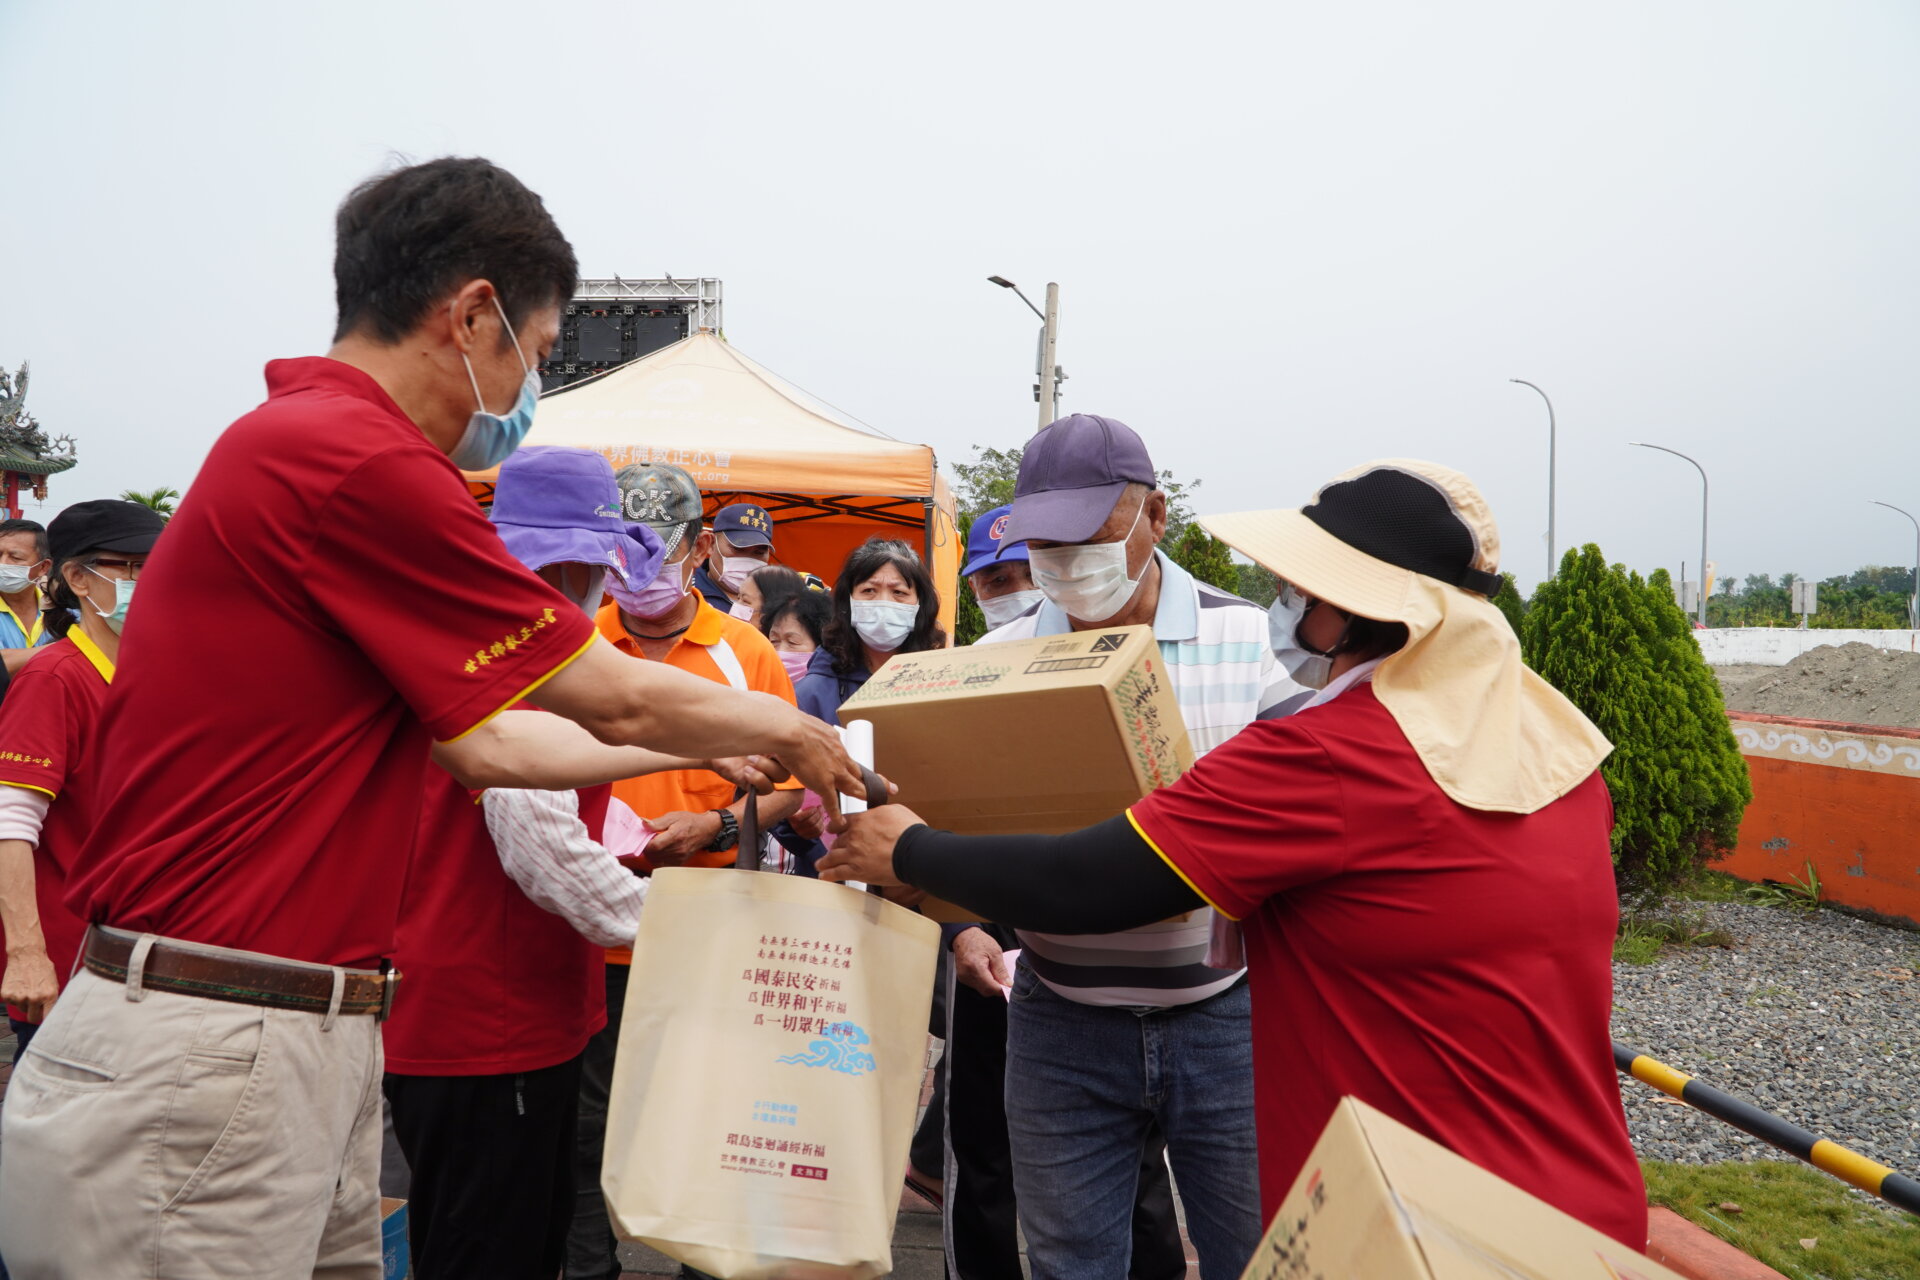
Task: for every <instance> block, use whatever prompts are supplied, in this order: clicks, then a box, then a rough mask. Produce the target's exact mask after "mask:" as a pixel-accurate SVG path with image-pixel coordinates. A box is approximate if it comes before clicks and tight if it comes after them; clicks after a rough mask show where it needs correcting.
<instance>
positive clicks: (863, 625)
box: [853, 600, 920, 653]
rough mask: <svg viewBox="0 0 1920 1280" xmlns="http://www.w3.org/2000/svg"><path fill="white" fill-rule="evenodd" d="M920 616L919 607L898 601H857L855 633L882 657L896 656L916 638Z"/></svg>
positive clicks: (854, 604)
mask: <svg viewBox="0 0 1920 1280" xmlns="http://www.w3.org/2000/svg"><path fill="white" fill-rule="evenodd" d="M919 616H920V606H919V605H917V604H902V603H900V602H898V601H894V600H855V601H854V602H853V630H854V633H855V634H856V635H858V636H859V637H860V639H861V640H862V641H864V642H865V643H866V644H867V646H868V647H869V648H871V649H873V650H874V651H876V652H878V653H892V652H893V651H894V650H895V649H898V648H899V647H900V646H901V645H903V644H905V643H906V642H907V637H908V636H910V635H912V634H913V624H914V620H915V619H916V618H918V617H919Z"/></svg>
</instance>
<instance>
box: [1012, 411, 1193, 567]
mask: <svg viewBox="0 0 1920 1280" xmlns="http://www.w3.org/2000/svg"><path fill="white" fill-rule="evenodd" d="M1159 483H1160V480H1159V477H1158V476H1157V475H1155V474H1154V470H1153V460H1152V459H1151V458H1149V457H1148V456H1147V446H1146V445H1145V444H1144V443H1143V442H1142V441H1141V439H1140V437H1139V436H1137V435H1135V434H1134V432H1133V428H1131V427H1129V426H1128V425H1127V424H1126V423H1124V422H1121V421H1119V420H1117V419H1114V418H1100V417H1096V416H1094V415H1093V414H1091V413H1075V414H1071V415H1069V416H1067V417H1065V418H1061V419H1059V420H1058V421H1057V422H1051V423H1049V424H1047V425H1046V426H1044V427H1042V428H1041V429H1040V432H1039V434H1038V435H1036V436H1034V438H1033V439H1032V440H1031V441H1029V442H1028V444H1027V448H1026V451H1025V452H1024V453H1023V454H1022V455H1021V457H1020V478H1019V479H1018V480H1017V481H1015V482H1014V486H1013V513H1012V515H1011V516H1009V517H1008V520H1007V525H1006V528H1005V529H1004V530H1002V531H1001V535H1000V545H1002V546H1005V547H1011V546H1012V545H1013V544H1014V543H1017V542H1026V541H1028V540H1029V539H1032V538H1038V539H1040V540H1041V541H1043V542H1085V541H1086V540H1087V539H1088V538H1091V537H1092V536H1093V535H1094V534H1096V533H1098V532H1099V531H1100V526H1101V525H1103V524H1105V523H1106V522H1107V517H1108V516H1110V515H1112V514H1113V505H1114V503H1116V502H1118V501H1119V500H1120V495H1121V494H1123V493H1125V492H1126V490H1127V486H1128V485H1129V484H1144V485H1148V486H1151V487H1158V485H1159Z"/></svg>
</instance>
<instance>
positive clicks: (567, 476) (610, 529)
mask: <svg viewBox="0 0 1920 1280" xmlns="http://www.w3.org/2000/svg"><path fill="white" fill-rule="evenodd" d="M492 518H493V524H494V527H495V528H496V529H498V530H499V531H500V541H502V542H504V543H506V544H507V550H508V551H509V552H511V553H512V554H513V557H514V559H516V560H518V561H519V562H520V563H521V564H524V565H526V566H527V567H528V568H529V569H544V568H545V567H546V566H548V565H550V564H591V565H604V566H605V567H606V568H607V569H608V570H610V571H611V572H613V573H616V574H618V575H619V576H620V580H621V582H622V583H624V584H626V585H627V586H630V587H640V586H644V585H646V584H647V583H648V582H651V581H652V580H653V577H654V575H655V574H657V573H659V572H660V563H661V561H663V560H664V559H666V548H665V545H664V544H663V543H662V542H661V541H660V535H659V534H657V533H655V532H654V531H653V530H652V529H649V528H647V526H645V525H641V524H632V525H630V524H628V523H627V522H626V521H625V520H624V519H622V518H621V514H620V488H619V486H618V485H616V484H615V483H614V479H613V466H612V464H611V463H609V462H608V461H607V460H606V458H605V457H603V456H602V455H600V454H598V453H595V452H594V451H593V450H591V449H562V448H557V447H554V446H543V445H534V446H530V447H527V448H524V449H520V450H518V451H517V452H516V453H514V455H513V456H512V457H510V458H508V459H507V460H506V461H505V462H503V463H501V464H500V479H499V481H498V482H497V483H496V485H495V487H494V491H493V515H492Z"/></svg>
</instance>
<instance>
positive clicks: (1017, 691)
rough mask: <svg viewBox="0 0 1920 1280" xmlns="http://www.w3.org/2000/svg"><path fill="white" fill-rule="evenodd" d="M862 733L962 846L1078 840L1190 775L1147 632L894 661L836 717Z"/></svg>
mask: <svg viewBox="0 0 1920 1280" xmlns="http://www.w3.org/2000/svg"><path fill="white" fill-rule="evenodd" d="M855 720H866V721H868V722H870V723H871V724H872V725H873V746H874V767H875V768H876V769H878V770H879V771H880V772H881V773H883V774H885V775H886V776H887V777H888V778H889V779H890V780H891V781H893V782H894V783H895V784H896V785H897V786H898V787H899V788H900V793H899V795H898V796H897V797H896V799H897V800H898V801H899V803H901V804H903V805H906V806H907V807H908V808H909V809H912V810H913V811H914V812H915V813H918V814H919V815H920V816H921V817H923V818H925V819H926V820H927V822H928V823H930V824H931V825H933V826H935V827H941V828H944V829H946V830H948V831H958V832H961V833H964V834H967V835H1006V834H1014V833H1020V832H1038V833H1042V834H1056V833H1059V832H1063V831H1076V830H1078V829H1080V828H1081V827H1085V826H1090V825H1092V824H1093V823H1096V822H1101V821H1104V820H1105V819H1107V818H1111V817H1113V816H1114V815H1115V814H1118V813H1119V812H1120V811H1121V810H1123V809H1125V808H1126V807H1127V806H1128V805H1130V804H1132V803H1133V802H1134V801H1136V800H1138V799H1140V798H1141V797H1142V796H1144V795H1146V794H1147V793H1149V792H1151V791H1154V790H1156V789H1157V788H1160V787H1164V786H1167V785H1168V784H1170V783H1172V782H1173V781H1174V780H1175V779H1177V778H1178V777H1179V776H1180V775H1181V774H1182V773H1185V772H1186V771H1187V769H1188V768H1189V767H1190V766H1191V765H1192V764H1193V747H1192V745H1191V744H1190V743H1189V742H1188V740H1187V729H1186V723H1185V721H1183V720H1182V719H1181V717H1180V705H1179V703H1178V702H1176V701H1175V700H1174V696H1173V686H1172V683H1171V681H1170V679H1169V678H1168V673H1167V670H1166V664H1165V661H1164V660H1163V659H1162V658H1161V656H1160V646H1159V645H1158V644H1156V643H1155V642H1154V638H1153V629H1152V628H1151V627H1144V626H1135V627H1114V628H1111V629H1103V630H1097V631H1080V632H1075V633H1073V634H1071V635H1064V636H1039V637H1036V638H1034V639H1032V640H1015V641H1009V642H1007V643H1005V644H987V645H971V646H968V647H966V648H960V649H941V650H935V651H933V652H929V653H906V654H896V655H895V656H894V657H892V658H889V659H888V660H887V662H886V664H885V665H883V666H882V667H881V668H880V670H879V671H877V672H875V673H874V675H873V678H872V679H870V680H868V681H867V683H866V684H865V685H864V686H862V687H861V689H860V690H859V692H857V693H855V694H854V695H853V697H851V698H849V699H847V701H846V702H845V703H844V704H842V706H841V708H840V722H841V723H842V724H847V723H850V722H852V721H855ZM929 908H930V909H929V910H927V914H928V915H930V916H933V917H934V918H935V919H971V918H972V917H970V916H966V915H964V914H962V913H959V912H957V911H955V909H953V908H951V907H947V906H945V905H944V904H939V905H935V904H929Z"/></svg>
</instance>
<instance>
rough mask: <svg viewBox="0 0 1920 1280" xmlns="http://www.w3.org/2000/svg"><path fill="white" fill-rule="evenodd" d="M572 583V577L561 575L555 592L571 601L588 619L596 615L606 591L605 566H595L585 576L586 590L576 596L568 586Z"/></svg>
mask: <svg viewBox="0 0 1920 1280" xmlns="http://www.w3.org/2000/svg"><path fill="white" fill-rule="evenodd" d="M572 581H573V578H572V575H570V574H569V575H563V576H562V577H561V579H560V585H559V586H558V587H556V588H555V590H557V591H559V593H560V594H561V595H563V596H565V597H566V598H567V599H569V600H571V601H573V603H574V604H575V605H577V606H578V607H579V609H580V611H581V612H582V613H584V614H586V615H587V616H588V617H592V616H593V615H594V614H596V613H598V612H599V611H600V597H602V596H603V595H605V594H606V591H607V570H606V566H604V565H595V566H594V567H593V569H592V570H591V571H590V572H589V573H588V574H587V585H586V589H585V590H584V591H582V592H581V593H579V594H577V595H576V594H575V593H574V591H573V589H572V588H571V586H569V583H571V582H572Z"/></svg>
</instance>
